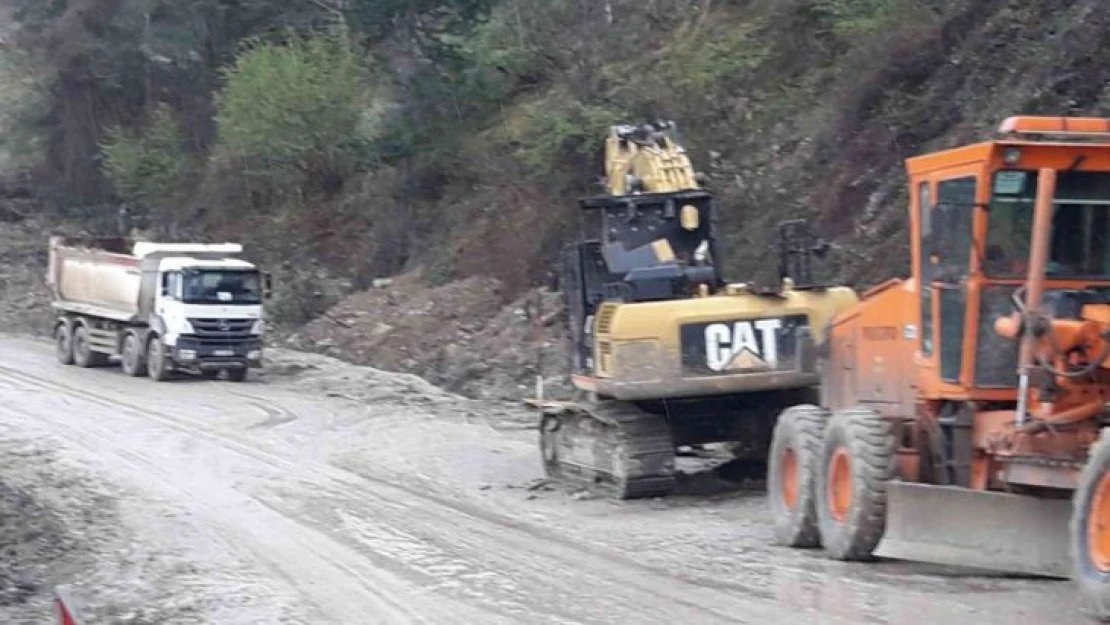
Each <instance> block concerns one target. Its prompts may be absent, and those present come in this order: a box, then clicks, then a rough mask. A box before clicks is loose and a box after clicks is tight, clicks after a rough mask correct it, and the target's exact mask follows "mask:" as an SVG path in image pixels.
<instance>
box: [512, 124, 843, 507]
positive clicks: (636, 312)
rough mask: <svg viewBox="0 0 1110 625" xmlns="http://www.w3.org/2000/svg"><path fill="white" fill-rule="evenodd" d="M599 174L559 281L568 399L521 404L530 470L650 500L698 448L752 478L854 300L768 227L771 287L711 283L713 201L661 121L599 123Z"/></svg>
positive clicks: (810, 242)
mask: <svg viewBox="0 0 1110 625" xmlns="http://www.w3.org/2000/svg"><path fill="white" fill-rule="evenodd" d="M605 171H606V186H607V189H606V190H607V192H606V193H605V194H603V195H599V196H593V197H587V198H583V199H581V200H580V201H579V207H580V209H581V211H582V213H581V214H582V220H581V223H582V225H583V228H582V229H581V230H580V236H579V240H578V241H577V242H575V243H574V244H573V245H571V246H569V247H568V249H567V250H566V252H565V255H564V258H563V272H562V279H561V280H560V283H561V289H562V291H563V292H564V294H565V295H566V300H567V306H568V314H567V318H568V331H569V334H570V337H571V340H570V350H569V353H568V357H569V359H570V371H571V374H570V378H571V382H572V383H573V385H574V387H575V389H576V390H577V394H578V395H579V397H577V398H574V399H572V400H569V401H551V400H547V399H543V400H540V399H539V398H537V399H536V400H532V401H530V402H529V403H530V404H531V405H533V406H534V407H537V408H538V409H539V410H540V413H541V417H540V421H541V423H540V452H541V455H542V462H543V467H544V469H545V471H546V474H547V475H548V477H549V479H551V480H552V481H555V482H562V483H565V484H568V485H573V486H576V487H585V488H587V489H590V490H593V491H595V492H597V493H599V494H604V495H607V496H611V497H614V498H617V499H632V498H641V497H659V496H665V495H667V494H669V493H671V492H672V491H673V489H674V487H675V484H676V459H677V454H678V452H679V451H680V449H681V448H686V449H687V450H688V452H689V453H696V450H697V448H699V447H703V446H705V445H707V444H723V445H724V446H726V447H728V448H729V449H730V453H729V454H728V456H729V457H730V458H731V459H732V460H734V461H737V462H741V463H748V464H754V465H756V467H757V469H758V470H762V469H763V468H764V467H765V463H766V456H767V453H768V450H769V447H770V442H771V435H772V431H773V428H774V424H775V419H776V418H777V417H778V413H779V411H780V410H781V409H782V408H784V407H785V406H788V405H791V404H792V403H796V402H798V401H801V400H803V399H804V398H806V397H810V396H813V397H815V396H816V387H817V384H818V382H819V375H818V371H817V369H816V365H817V354H818V353H819V351H820V349H821V348H822V345H823V344H824V342H825V327H826V325H827V323H828V322H829V321H830V320H831V319H832V317H833V316H834V315H835V314H836V313H838V312H840V311H842V310H844V309H846V308H847V307H849V306H851V305H853V304H855V303H856V301H858V298H857V296H856V294H855V292H854V291H852V290H851V289H849V288H847V287H844V286H836V285H827V284H823V283H821V282H820V281H819V280H816V279H815V278H814V272H812V271H811V270H810V269H811V267H812V263H813V262H814V261H815V258H818V257H820V256H822V255H823V254H824V253H825V252H827V251H828V246H827V245H824V244H823V243H822V242H821V241H819V240H818V239H817V238H816V237H814V236H813V233H812V231H811V230H810V229H809V228H808V227H807V226H806V224H805V223H804V222H801V221H788V222H783V223H781V224H780V227H779V231H778V232H779V246H778V253H779V271H778V276H777V279H776V280H775V281H774V283H773V284H770V285H759V284H756V283H755V282H754V281H751V282H748V283H729V282H727V281H726V280H725V279H724V278H723V276H722V269H721V264H722V262H723V257H722V251H721V249H720V245H719V243H718V240H717V237H716V215H715V206H714V197H713V194H712V192H711V191H710V190H709V189H707V188H706V187H705V185H704V180H705V179H704V176H701V175H699V174H698V173H697V172H695V171H694V169H693V167H692V165H691V161H690V159H689V157H688V156H687V154H686V151H685V149H684V148H683V147H682V145H681V144H680V143H679V140H678V132H677V127H676V125H675V124H674V123H673V122H670V121H663V122H655V123H650V124H644V125H640V126H633V125H620V126H614V127H611V128H610V129H609V134H608V137H607V140H606V148H605Z"/></svg>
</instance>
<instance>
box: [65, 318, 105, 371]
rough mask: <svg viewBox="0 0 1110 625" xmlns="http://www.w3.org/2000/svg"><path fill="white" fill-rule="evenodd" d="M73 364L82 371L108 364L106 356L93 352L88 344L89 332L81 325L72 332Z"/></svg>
mask: <svg viewBox="0 0 1110 625" xmlns="http://www.w3.org/2000/svg"><path fill="white" fill-rule="evenodd" d="M73 362H74V363H75V364H76V365H77V366H78V367H82V368H84V369H88V368H90V367H103V366H104V365H105V364H107V362H108V357H107V356H105V355H104V354H101V353H99V352H94V351H93V349H92V344H91V343H90V342H89V330H88V328H86V327H85V326H83V325H79V326H77V328H76V329H74V331H73Z"/></svg>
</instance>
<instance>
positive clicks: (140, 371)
mask: <svg viewBox="0 0 1110 625" xmlns="http://www.w3.org/2000/svg"><path fill="white" fill-rule="evenodd" d="M120 367H121V368H122V369H123V372H124V373H125V374H127V375H129V376H131V377H133V378H139V377H142V376H144V375H146V359H145V358H144V354H143V349H142V344H141V343H139V337H138V336H136V335H135V333H134V332H128V333H127V334H126V335H125V336H124V337H123V345H122V346H121V347H120Z"/></svg>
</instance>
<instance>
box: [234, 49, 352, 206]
mask: <svg viewBox="0 0 1110 625" xmlns="http://www.w3.org/2000/svg"><path fill="white" fill-rule="evenodd" d="M222 74H223V77H224V80H225V86H224V89H223V91H222V92H221V93H220V94H218V96H217V98H216V108H217V116H216V119H217V123H218V126H219V130H218V138H217V147H216V153H215V154H216V157H217V158H218V159H220V160H221V161H223V162H224V163H226V164H227V165H229V166H230V167H231V168H232V169H233V170H236V171H239V172H241V173H242V174H244V175H247V176H251V177H257V178H261V179H263V180H264V181H265V182H266V183H267V184H269V185H273V186H275V187H279V188H288V187H289V186H293V187H296V188H297V189H298V190H300V191H302V192H310V193H311V192H314V191H324V192H334V191H336V190H338V188H339V186H341V185H342V183H343V181H344V180H345V179H346V178H347V177H349V176H350V175H351V174H352V173H353V172H354V171H356V170H357V169H358V168H359V167H360V165H361V164H362V163H361V161H362V159H363V158H364V157H365V155H366V154H365V148H366V145H367V139H368V138H369V137H367V136H366V133H367V130H366V126H365V125H364V124H363V123H362V122H363V110H364V107H363V103H364V101H365V96H366V95H367V84H368V83H367V80H366V76H365V72H364V67H363V63H362V61H361V59H360V57H359V56H358V54H357V53H356V52H355V50H354V49H353V48H352V46H351V45H350V43H349V42H348V41H347V39H346V37H345V36H344V35H342V34H341V33H338V32H329V33H323V34H317V35H313V36H309V37H300V36H290V37H289V39H288V40H287V41H285V42H284V43H282V44H275V43H270V42H263V41H260V40H257V39H252V40H249V41H248V42H247V44H246V45H245V47H244V49H243V52H242V53H241V54H240V55H239V57H238V58H237V59H236V60H235V63H234V64H233V65H232V66H230V67H227V68H225V69H224V70H223V72H222Z"/></svg>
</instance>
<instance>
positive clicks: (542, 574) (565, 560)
mask: <svg viewBox="0 0 1110 625" xmlns="http://www.w3.org/2000/svg"><path fill="white" fill-rule="evenodd" d="M0 376H4V377H8V378H16V379H22V380H24V381H25V382H28V383H31V384H32V385H34V386H36V387H38V388H41V389H43V390H53V391H56V392H61V393H65V394H69V395H75V396H77V397H79V398H80V399H82V400H84V401H92V402H95V403H99V404H101V405H103V406H106V407H110V408H113V409H122V410H125V411H127V412H130V413H133V414H134V415H135V416H138V417H139V418H144V419H152V420H154V421H157V422H159V423H162V424H163V425H166V426H169V427H172V428H175V429H178V430H180V431H184V432H186V433H189V434H192V435H194V436H198V437H201V438H203V439H206V440H209V441H212V442H215V443H216V444H218V445H219V446H221V447H224V448H226V449H229V450H231V451H234V452H237V453H240V454H243V455H245V456H248V457H251V458H253V459H255V460H257V461H260V462H264V463H266V464H268V465H270V466H271V467H273V468H276V469H279V470H282V471H283V472H285V471H287V470H288V469H296V470H299V471H302V472H309V473H312V474H315V475H317V476H319V477H323V478H325V481H327V482H329V483H332V484H335V485H336V486H343V487H345V488H344V489H343V492H338V491H337V492H334V493H332V499H333V500H334V499H335V498H336V497H338V498H339V499H342V498H348V499H349V498H350V497H351V492H352V491H353V492H356V493H358V495H359V496H360V499H361V500H363V501H360V502H356V503H357V505H354V506H353V507H352V508H351V509H349V510H346V511H344V512H343V513H342V514H338V515H336V516H337V517H338V519H337V520H339V521H340V524H341V526H343V527H345V528H346V529H347V530H348V531H347V533H346V534H345V535H343V536H337V535H335V530H334V527H330V528H329V527H321V526H322V525H326V524H322V523H320V522H319V521H316V522H314V523H313V525H315V526H316V527H315V529H316V530H317V531H324V532H328V533H329V534H330V535H331V537H332V538H333V539H334V540H338V541H343V542H351V541H352V538H351V536H352V534H353V535H354V536H355V537H356V538H355V539H354V542H356V543H361V544H360V545H359V547H360V548H361V549H360V550H361V551H363V552H365V551H366V550H370V551H371V552H383V551H384V552H386V554H387V556H388V554H389V553H390V549H389V548H387V547H388V545H387V544H386V542H385V541H382V540H366V539H365V537H366V536H368V535H369V536H372V537H376V536H381V535H383V534H385V533H386V532H383V531H382V527H381V526H379V527H378V528H377V529H375V528H374V525H375V523H374V522H370V523H369V524H367V523H366V521H367V520H368V519H374V518H375V511H376V512H377V513H378V514H380V513H381V511H384V510H389V509H391V508H394V509H395V510H396V508H397V507H398V502H403V503H401V504H399V507H400V508H401V510H402V511H401V512H400V513H398V512H394V514H398V515H399V517H400V518H399V519H398V521H399V522H400V525H397V524H394V527H398V526H399V527H406V528H407V529H408V530H409V537H406V538H405V539H404V540H407V541H408V543H409V544H410V546H411V545H413V544H421V545H424V548H426V546H427V545H428V544H432V545H435V544H436V542H437V541H442V540H443V530H444V528H455V529H456V533H455V538H456V540H454V541H452V542H453V544H452V545H448V547H451V549H447V550H446V551H447V553H448V554H450V553H451V552H453V551H458V550H459V548H460V547H462V550H464V551H465V550H466V549H471V550H475V551H477V552H479V553H482V554H483V555H484V556H485V557H486V559H487V560H492V561H496V562H497V564H498V567H497V569H495V570H489V571H485V572H483V571H482V570H480V569H487V568H488V567H478V569H476V570H474V571H471V572H469V573H468V575H469V583H471V584H474V580H475V579H486V580H490V583H491V584H493V585H494V586H497V585H502V587H501V599H503V600H509V601H510V602H511V603H516V602H517V601H523V600H524V599H526V597H521V596H517V597H514V596H512V595H517V592H516V591H514V590H510V589H509V588H506V587H505V586H504V584H505V579H504V577H503V576H499V575H498V570H508V571H513V573H514V575H513V577H516V578H517V579H520V576H528V577H531V578H533V579H534V580H545V583H546V584H547V585H548V588H547V589H548V591H549V592H550V593H551V595H552V599H555V600H554V601H551V602H549V603H548V605H547V606H545V607H546V608H548V610H549V613H550V615H551V616H555V615H556V614H559V613H560V612H563V611H564V610H563V609H557V608H558V607H559V606H567V605H568V603H567V602H568V601H569V602H571V603H570V604H569V605H574V602H575V601H577V603H578V605H579V606H581V604H582V603H583V602H582V599H583V597H582V596H581V595H582V590H583V589H584V588H589V589H592V590H593V591H595V592H596V594H598V595H603V596H606V595H605V593H606V591H607V590H608V591H611V592H610V593H609V595H607V596H606V599H607V601H606V604H607V605H608V606H612V607H614V608H616V609H618V610H619V609H622V608H623V609H625V610H630V611H633V612H635V611H637V610H638V611H640V612H642V613H656V614H657V615H658V616H659V617H660V618H661V619H665V620H671V619H674V618H696V619H698V621H697V622H706V619H710V620H712V621H724V622H732V623H744V622H757V621H763V620H766V619H768V618H770V620H772V621H774V622H781V618H782V617H783V616H784V615H783V610H784V609H787V610H789V609H790V607H789V606H784V605H775V602H774V601H773V600H767V599H765V598H764V597H762V596H756V595H754V594H753V593H751V592H749V591H748V590H747V589H743V588H740V589H737V588H731V587H724V588H722V587H721V586H723V585H718V584H704V583H701V581H700V580H690V579H687V578H685V577H683V576H678V575H674V574H672V573H670V572H668V571H661V570H658V569H655V568H654V567H651V566H648V565H643V564H641V563H638V562H635V561H634V560H631V559H630V558H627V557H626V556H622V555H619V554H616V555H615V554H608V553H602V552H601V551H599V550H598V549H597V548H594V547H593V546H584V545H579V544H576V543H573V542H569V541H566V540H564V539H562V538H561V537H558V536H556V535H554V533H553V532H550V531H545V530H544V529H543V528H540V527H536V526H531V525H527V524H523V523H520V522H516V521H513V520H511V519H508V518H505V517H501V516H499V515H497V514H496V513H493V512H490V511H485V510H481V509H478V508H477V507H476V506H472V505H467V504H465V503H463V502H459V501H452V500H449V499H445V498H443V497H439V496H436V495H434V494H431V493H429V492H427V491H419V490H416V489H415V488H413V487H411V486H407V485H404V484H399V483H395V482H386V481H384V480H381V479H378V478H375V477H372V476H365V475H361V474H354V473H352V472H350V471H346V470H343V469H339V468H337V467H334V466H332V465H323V466H309V465H304V464H298V463H295V462H290V461H288V460H286V459H284V458H282V457H280V456H276V455H274V454H273V453H271V452H268V451H265V450H262V449H260V448H258V447H256V446H254V445H251V444H249V443H245V442H244V441H243V440H242V439H240V438H239V437H234V436H228V435H225V434H217V433H214V432H212V431H211V430H209V429H207V428H205V427H204V425H203V424H201V423H198V422H197V421H195V420H193V419H190V418H187V417H181V416H173V415H167V414H165V413H163V412H160V411H156V410H150V409H146V408H142V407H140V406H135V405H132V404H130V403H128V402H126V401H121V400H118V399H114V398H110V397H105V396H103V395H101V394H99V393H91V392H89V391H87V390H84V389H79V388H76V387H72V386H69V385H66V384H62V383H58V382H54V381H52V380H46V379H42V378H39V377H38V376H35V375H31V374H27V373H24V372H21V371H16V370H13V369H10V368H8V367H4V366H2V365H0ZM252 399H261V398H252ZM367 487H369V489H367ZM366 498H371V499H373V500H375V501H374V502H373V506H370V509H367V510H365V511H364V510H362V509H363V508H365V507H366V502H365V501H364V500H365V499H366ZM405 500H408V501H405ZM260 501H261V499H260ZM263 503H264V504H266V502H265V501H263ZM427 504H431V506H428V505H427ZM267 505H271V506H272V505H273V504H272V503H270V504H267ZM281 513H282V514H284V515H286V516H290V517H291V515H294V514H299V515H300V516H303V513H299V512H298V511H295V510H294V511H291V510H288V509H286V510H283V511H281ZM352 519H359V520H361V521H362V522H363V524H362V525H363V526H362V527H356V525H358V523H357V522H355V521H352ZM297 522H298V523H302V524H303V523H305V520H304V519H303V518H302V519H298V520H297ZM385 529H386V530H388V529H390V528H385ZM329 530H330V531H329ZM358 536H362V537H363V539H362V540H359V539H358V538H357V537H358ZM441 547H442V546H441ZM403 552H404V549H401V550H400V551H398V550H397V549H396V548H394V550H393V553H392V555H393V558H389V559H394V560H397V561H400V562H399V563H400V564H401V566H406V563H405V562H404V561H403V560H405V554H404V553H403ZM410 554H411V550H410ZM379 555H380V554H379ZM424 557H425V558H426V559H428V560H427V561H429V562H432V565H430V566H431V569H430V570H431V571H432V574H433V575H436V574H438V575H439V578H440V584H441V585H440V589H441V590H448V587H449V586H451V585H452V584H454V585H456V586H457V585H458V584H459V582H460V580H459V579H458V577H457V576H456V573H458V571H459V568H458V567H459V566H460V565H459V564H458V563H457V562H456V563H454V564H452V563H450V562H449V561H448V562H447V563H446V564H444V563H442V562H441V563H440V564H436V557H429V556H427V554H425V556H424ZM437 557H439V558H440V560H442V559H443V558H442V557H441V556H437ZM537 558H538V560H537ZM532 560H537V561H534V562H531V561H532ZM462 561H464V562H465V561H466V559H465V558H463V560H462ZM553 564H555V565H558V566H556V567H553V566H552V565H553ZM560 569H561V570H560ZM428 570H429V569H426V570H425V571H424V573H427V571H428ZM437 572H438V573H437ZM560 573H563V574H564V576H560ZM564 577H565V578H564ZM583 577H588V578H589V579H590V581H591V582H592V584H591V583H586V582H584V580H583V579H582V578H583ZM465 579H466V578H465V577H464V580H465ZM525 581H527V579H526V578H525ZM606 586H608V588H606ZM467 590H474V589H468V588H464V589H463V592H461V593H456V594H461V595H462V596H464V597H467V595H468V594H470V593H468V592H466V591H467ZM477 590H478V592H479V593H481V592H482V590H481V589H480V588H479V589H477ZM448 591H449V590H448ZM737 593H747V594H749V596H747V597H743V596H737ZM760 594H762V593H760ZM506 595H509V596H506ZM486 597H487V599H489V598H490V597H489V593H486ZM467 598H471V599H473V597H467ZM661 601H662V603H660V602H661ZM494 603H495V604H496V605H495V606H491V607H495V608H496V609H498V610H507V611H508V612H510V613H512V612H516V610H514V609H512V607H510V606H509V605H506V604H505V603H504V601H495V602H494ZM553 608H556V609H554V610H552V609H553ZM574 612H577V613H576V614H573V615H571V614H566V616H568V617H570V618H590V619H593V618H596V619H598V620H599V622H606V620H605V617H604V616H603V615H601V614H597V615H594V614H583V613H582V611H581V609H579V610H574ZM668 613H669V614H668ZM609 614H610V615H611V612H610V613H609ZM741 615H743V617H741ZM799 616H800V615H799ZM556 618H558V617H556ZM822 620H823V621H824V622H832V621H830V620H829V619H828V617H827V616H825V617H823V619H822Z"/></svg>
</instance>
